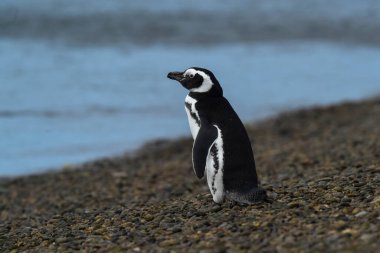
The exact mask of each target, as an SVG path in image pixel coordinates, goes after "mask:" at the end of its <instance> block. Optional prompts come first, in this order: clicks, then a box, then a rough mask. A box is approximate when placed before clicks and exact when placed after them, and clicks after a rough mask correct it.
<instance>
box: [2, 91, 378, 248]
mask: <svg viewBox="0 0 380 253" xmlns="http://www.w3.org/2000/svg"><path fill="white" fill-rule="evenodd" d="M247 128H248V132H249V135H250V137H252V143H253V147H254V151H255V157H256V163H257V171H258V174H259V177H260V180H261V185H262V186H263V187H264V188H265V189H267V191H268V195H269V197H270V202H268V203H259V204H256V205H250V206H248V205H239V204H236V203H232V202H225V203H223V204H222V205H218V204H215V203H213V201H212V198H211V195H210V194H209V191H208V188H207V185H206V182H205V181H204V180H201V181H198V180H197V178H196V176H195V175H194V173H193V169H192V164H191V147H192V140H191V139H189V138H183V139H178V140H174V141H154V142H151V143H149V144H146V145H145V146H143V147H142V148H141V149H139V150H138V151H136V152H135V153H134V154H132V155H131V154H128V155H125V156H120V157H114V158H109V159H102V160H98V161H94V162H89V163H86V164H83V165H80V166H67V167H66V168H63V169H62V170H60V171H58V172H48V173H43V174H39V175H32V176H25V177H18V178H14V179H8V180H6V179H4V180H2V181H1V183H0V248H1V249H0V251H1V252H8V251H12V250H15V252H18V251H24V250H26V251H33V252H44V251H59V252H63V251H75V250H85V251H89V252H102V251H103V252H110V251H128V250H129V251H128V252H153V251H154V252H170V251H171V250H173V252H258V251H261V252H289V251H291V252H310V251H312V252H316V251H320V252H338V251H344V252H375V251H376V250H379V249H380V240H379V237H380V226H379V224H380V99H379V98H376V99H371V100H366V101H360V102H347V103H343V104H340V105H333V106H328V107H319V108H310V109H303V110H298V111H294V112H288V113H283V114H281V115H279V116H278V117H276V118H273V119H268V120H265V121H262V122H258V123H255V124H249V125H247ZM20 159H22V157H20Z"/></svg>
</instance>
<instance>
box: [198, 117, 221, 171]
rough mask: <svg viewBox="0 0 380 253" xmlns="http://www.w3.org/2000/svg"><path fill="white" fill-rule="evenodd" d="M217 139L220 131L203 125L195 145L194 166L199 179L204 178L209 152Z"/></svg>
mask: <svg viewBox="0 0 380 253" xmlns="http://www.w3.org/2000/svg"><path fill="white" fill-rule="evenodd" d="M217 137H218V130H217V129H216V127H214V126H213V125H211V124H209V123H205V122H202V123H201V128H200V129H199V131H198V134H197V137H196V138H195V141H194V145H193V166H194V172H195V174H196V175H197V177H198V178H202V177H203V176H204V173H205V169H206V159H207V155H208V151H209V149H210V147H211V145H212V144H213V143H214V141H215V139H216V138H217Z"/></svg>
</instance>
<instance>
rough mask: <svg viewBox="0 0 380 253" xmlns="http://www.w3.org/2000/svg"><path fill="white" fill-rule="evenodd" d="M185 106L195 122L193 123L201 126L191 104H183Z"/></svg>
mask: <svg viewBox="0 0 380 253" xmlns="http://www.w3.org/2000/svg"><path fill="white" fill-rule="evenodd" d="M185 106H186V108H187V110H189V112H190V115H191V117H192V118H193V119H194V120H195V123H197V125H198V126H199V127H200V126H201V122H200V121H199V119H198V117H197V115H196V114H195V113H194V112H193V111H192V109H191V104H190V103H187V102H185Z"/></svg>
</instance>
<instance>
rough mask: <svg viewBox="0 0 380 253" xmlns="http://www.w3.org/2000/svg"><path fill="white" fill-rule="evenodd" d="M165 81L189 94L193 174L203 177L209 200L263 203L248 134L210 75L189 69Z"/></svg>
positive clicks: (206, 71)
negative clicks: (180, 87) (179, 86)
mask: <svg viewBox="0 0 380 253" xmlns="http://www.w3.org/2000/svg"><path fill="white" fill-rule="evenodd" d="M168 78H170V79H173V80H176V81H178V82H180V83H181V84H182V86H183V87H185V88H186V89H188V90H189V94H188V95H187V97H186V103H185V107H186V111H187V113H188V120H189V125H190V128H191V132H192V134H193V138H194V145H193V166H194V171H195V173H196V175H197V176H198V177H199V178H202V177H203V176H204V174H206V178H207V183H208V186H209V189H210V192H211V194H212V196H213V200H214V201H215V202H217V203H219V202H222V201H223V200H224V198H225V197H227V198H230V199H232V200H235V201H238V202H243V203H253V202H256V201H260V200H264V199H265V198H266V193H265V190H263V189H262V188H260V187H259V186H258V180H257V173H256V165H255V159H254V156H253V152H252V147H251V142H250V140H249V138H248V134H247V132H246V130H245V128H244V125H243V123H242V122H241V120H240V119H239V117H238V115H237V114H236V112H235V111H234V109H233V108H232V106H231V105H230V103H229V102H228V101H227V99H226V98H225V97H224V96H223V89H222V87H221V86H220V84H219V82H218V80H217V79H216V77H215V76H214V74H213V73H212V72H211V71H209V70H207V69H204V68H198V67H193V68H189V69H187V70H185V71H183V72H170V73H169V74H168ZM187 101H189V103H187Z"/></svg>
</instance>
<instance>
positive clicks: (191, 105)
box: [185, 95, 201, 140]
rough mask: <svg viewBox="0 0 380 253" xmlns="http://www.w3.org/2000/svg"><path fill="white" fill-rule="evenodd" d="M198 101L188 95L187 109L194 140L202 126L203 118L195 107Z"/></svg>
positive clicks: (186, 100)
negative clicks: (201, 118)
mask: <svg viewBox="0 0 380 253" xmlns="http://www.w3.org/2000/svg"><path fill="white" fill-rule="evenodd" d="M196 103H197V100H196V99H194V98H192V97H190V96H189V95H187V96H186V99H185V110H186V114H187V118H188V121H189V126H190V131H191V135H192V136H193V139H194V140H195V138H196V137H197V135H198V131H199V128H200V127H201V120H200V118H199V114H198V111H197V109H196V108H195V104H196Z"/></svg>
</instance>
